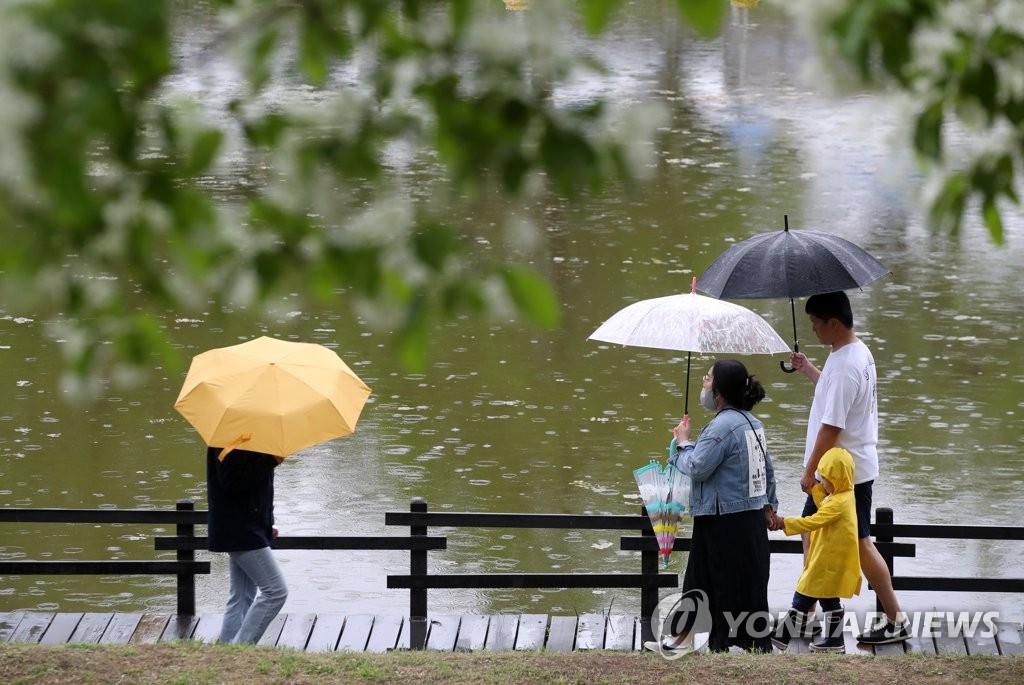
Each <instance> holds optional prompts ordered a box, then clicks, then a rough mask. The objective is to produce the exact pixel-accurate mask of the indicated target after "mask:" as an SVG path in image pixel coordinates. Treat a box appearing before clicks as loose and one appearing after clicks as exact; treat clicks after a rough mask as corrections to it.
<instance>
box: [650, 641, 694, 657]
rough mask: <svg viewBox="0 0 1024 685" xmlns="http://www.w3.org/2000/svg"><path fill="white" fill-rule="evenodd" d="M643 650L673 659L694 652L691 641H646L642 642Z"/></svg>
mask: <svg viewBox="0 0 1024 685" xmlns="http://www.w3.org/2000/svg"><path fill="white" fill-rule="evenodd" d="M644 649H646V650H648V651H651V652H658V653H659V654H663V655H665V656H673V657H678V656H682V655H684V654H688V653H690V652H693V651H694V649H693V640H680V641H679V642H674V641H667V640H665V641H663V640H648V641H647V642H644Z"/></svg>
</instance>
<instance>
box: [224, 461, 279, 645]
mask: <svg viewBox="0 0 1024 685" xmlns="http://www.w3.org/2000/svg"><path fill="white" fill-rule="evenodd" d="M224 451H225V450H224V449H222V448H218V447H209V448H207V450H206V482H207V490H208V498H209V508H210V518H209V521H208V524H207V529H208V530H207V537H208V539H209V549H210V551H211V552H226V553H227V555H228V569H229V574H230V590H229V593H228V602H227V607H226V608H225V610H224V621H223V623H222V624H221V631H220V638H219V640H220V641H221V642H241V643H246V644H256V642H258V641H259V639H260V637H262V636H263V632H264V631H265V630H266V629H267V626H268V625H270V622H271V621H272V620H274V617H275V616H277V614H278V613H279V612H280V611H281V607H283V606H284V603H285V600H286V599H288V585H287V584H286V582H285V579H284V574H283V573H281V568H280V567H279V566H278V564H277V561H276V560H275V559H274V555H273V553H272V552H271V551H270V547H271V544H272V542H273V539H274V538H275V537H277V528H276V527H275V526H274V469H275V468H276V467H277V465H278V464H280V463H281V462H282V461H283V460H284V458H283V457H275V456H274V455H272V454H265V453H263V452H251V451H249V450H238V449H236V450H232V451H231V452H230V453H228V454H226V455H225V457H224V459H223V460H222V459H220V455H221V452H224ZM257 591H259V594H257Z"/></svg>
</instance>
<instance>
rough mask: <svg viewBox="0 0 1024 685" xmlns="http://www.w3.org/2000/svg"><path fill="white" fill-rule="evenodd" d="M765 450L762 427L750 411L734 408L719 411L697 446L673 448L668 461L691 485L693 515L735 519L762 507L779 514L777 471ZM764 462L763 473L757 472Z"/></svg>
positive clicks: (766, 445)
mask: <svg viewBox="0 0 1024 685" xmlns="http://www.w3.org/2000/svg"><path fill="white" fill-rule="evenodd" d="M748 419H749V422H748ZM755 430H756V431H757V432H756V433H755V432H754V431H755ZM757 438H760V445H759V444H758V440H757ZM762 449H763V450H764V451H763V452H762ZM767 450H768V444H767V442H766V441H765V437H764V425H763V424H762V423H761V422H760V421H758V420H757V419H756V418H754V416H753V414H751V413H750V412H745V411H740V410H739V409H735V408H733V407H726V408H724V409H722V410H721V411H720V412H718V414H717V415H716V416H715V418H714V419H712V420H711V422H710V423H709V424H708V425H707V426H705V427H704V430H702V431H701V433H700V436H699V437H698V438H697V444H696V445H693V444H692V443H690V442H684V443H683V444H681V445H677V446H676V450H675V454H674V455H673V456H672V457H671V461H672V463H674V464H675V465H676V466H677V467H678V468H680V469H681V470H682V471H683V472H684V473H686V474H687V475H689V476H690V479H691V480H692V483H693V484H692V487H691V489H690V512H691V513H692V515H693V516H708V515H713V514H734V513H736V512H740V511H749V510H751V509H763V508H764V507H765V506H766V505H771V507H772V509H776V510H777V509H778V508H779V501H778V499H777V498H776V496H775V468H774V467H773V466H772V458H771V454H769V453H768V451H767ZM762 455H763V456H762ZM762 459H763V462H764V469H763V471H761V470H759V469H758V466H759V465H760V463H761V461H762ZM751 466H753V467H754V474H753V476H754V477H753V478H751Z"/></svg>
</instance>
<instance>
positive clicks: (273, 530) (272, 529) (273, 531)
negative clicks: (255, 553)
mask: <svg viewBox="0 0 1024 685" xmlns="http://www.w3.org/2000/svg"><path fill="white" fill-rule="evenodd" d="M280 532H281V531H279V530H278V529H277V526H271V527H270V537H271V538H273V539H274V540H276V539H277V536H278V534H279V533H280Z"/></svg>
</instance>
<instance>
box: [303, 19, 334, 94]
mask: <svg viewBox="0 0 1024 685" xmlns="http://www.w3.org/2000/svg"><path fill="white" fill-rule="evenodd" d="M326 31H327V29H324V28H322V27H320V26H317V25H316V24H312V23H309V24H306V25H305V27H304V30H303V32H302V39H301V40H300V41H299V64H300V65H301V66H302V71H303V73H304V74H306V77H307V78H309V80H310V82H311V83H313V84H314V85H317V86H322V85H323V84H324V82H325V81H326V80H327V63H328V58H329V54H330V50H329V49H328V45H327V43H328V40H327V36H326V35H325V34H326Z"/></svg>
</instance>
